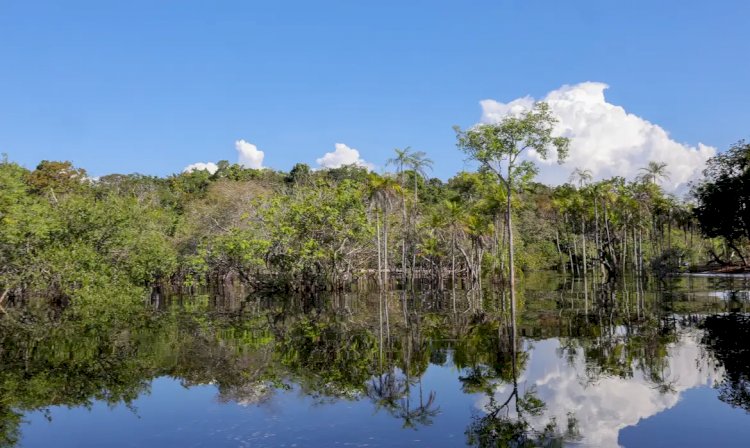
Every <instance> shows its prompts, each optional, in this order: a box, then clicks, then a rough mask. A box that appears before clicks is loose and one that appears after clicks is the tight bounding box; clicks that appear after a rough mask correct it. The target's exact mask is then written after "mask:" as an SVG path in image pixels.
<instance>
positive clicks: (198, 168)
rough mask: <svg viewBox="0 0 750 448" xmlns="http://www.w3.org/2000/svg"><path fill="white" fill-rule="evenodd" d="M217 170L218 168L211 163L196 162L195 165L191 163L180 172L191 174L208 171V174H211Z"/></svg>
mask: <svg viewBox="0 0 750 448" xmlns="http://www.w3.org/2000/svg"><path fill="white" fill-rule="evenodd" d="M218 169H219V167H218V166H216V164H215V163H213V162H207V163H203V162H197V163H193V164H192V165H188V166H186V167H185V169H183V170H182V172H183V173H192V172H193V171H201V170H205V171H208V172H209V174H213V173H215V172H216V170H218Z"/></svg>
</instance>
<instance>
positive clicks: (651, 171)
mask: <svg viewBox="0 0 750 448" xmlns="http://www.w3.org/2000/svg"><path fill="white" fill-rule="evenodd" d="M641 173H642V174H641V175H640V178H641V179H642V180H643V181H644V182H650V183H652V184H654V185H656V184H657V183H658V181H660V180H669V172H668V171H667V164H666V163H665V162H655V161H653V160H652V161H650V162H648V165H646V166H645V167H643V168H641Z"/></svg>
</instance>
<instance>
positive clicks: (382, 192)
mask: <svg viewBox="0 0 750 448" xmlns="http://www.w3.org/2000/svg"><path fill="white" fill-rule="evenodd" d="M401 192H402V189H401V185H399V184H398V182H396V180H395V179H394V178H393V177H391V176H387V175H385V176H378V175H376V174H371V175H370V197H371V198H372V200H373V202H374V203H375V204H376V205H377V212H376V218H375V222H376V230H377V235H378V260H380V254H381V241H380V218H379V213H378V212H380V211H382V213H383V240H382V248H383V250H382V254H383V264H382V269H383V274H382V275H383V279H382V281H381V272H380V269H381V267H379V268H378V280H379V281H381V286H383V285H387V284H388V211H389V210H390V205H391V201H392V199H393V198H394V197H396V196H397V195H398V194H400V193H401ZM378 264H380V263H378Z"/></svg>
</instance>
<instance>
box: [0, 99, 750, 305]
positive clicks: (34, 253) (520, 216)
mask: <svg viewBox="0 0 750 448" xmlns="http://www.w3.org/2000/svg"><path fill="white" fill-rule="evenodd" d="M553 121H554V120H553V119H552V118H551V117H550V116H549V112H548V110H547V109H546V107H545V106H544V105H543V104H540V105H537V107H536V108H535V109H533V110H532V111H530V112H528V113H526V114H525V115H522V116H520V117H515V118H508V119H506V120H505V121H503V122H501V123H499V124H497V125H479V126H477V127H475V128H472V129H469V130H466V131H461V130H457V132H458V146H459V147H460V148H462V149H463V150H464V151H465V152H466V153H467V154H469V156H470V157H471V158H473V159H475V160H476V161H478V162H479V165H480V166H479V170H478V171H477V172H460V173H458V174H456V175H455V176H454V177H452V178H451V179H449V180H448V181H447V182H443V181H441V180H440V179H436V178H428V177H427V170H428V169H429V168H430V166H431V164H432V162H431V161H430V159H429V158H427V156H426V154H425V153H423V152H419V151H417V152H412V151H411V150H409V149H408V148H407V149H405V150H398V151H397V153H396V157H395V158H394V159H393V161H392V162H393V165H394V166H395V167H396V169H397V170H396V173H395V174H389V173H384V174H376V173H371V172H368V171H367V170H366V169H364V168H362V167H357V166H344V167H341V168H335V169H324V170H317V171H315V170H311V169H310V168H309V167H308V166H307V165H304V164H297V165H295V166H294V168H293V169H292V170H291V171H290V172H289V173H285V172H279V171H273V170H270V169H263V170H255V169H246V168H243V167H241V166H239V165H236V164H234V165H233V164H229V163H228V162H220V163H219V164H218V165H219V169H218V170H217V171H216V172H215V173H214V174H210V173H208V172H207V171H193V172H189V173H181V174H177V175H172V176H169V177H167V178H157V177H150V176H142V175H138V174H132V175H119V174H114V175H108V176H104V177H101V178H98V179H92V178H89V177H87V174H86V172H85V170H83V169H80V168H76V167H74V166H73V165H72V164H71V163H69V162H49V161H43V162H41V163H40V164H39V166H37V167H36V169H34V170H28V169H26V168H23V167H21V166H19V165H17V164H15V163H12V162H10V161H8V160H7V159H4V160H3V161H2V163H0V222H1V224H2V225H0V306H2V305H3V304H7V303H8V302H9V301H24V300H27V299H29V298H32V297H46V298H48V299H50V300H53V301H57V302H59V303H67V302H68V301H71V300H72V301H76V300H80V301H85V300H87V299H88V298H92V297H97V296H101V295H102V294H100V293H101V292H102V291H104V290H107V291H108V292H111V291H120V292H121V294H122V295H123V297H124V296H130V295H132V294H135V295H138V294H140V295H141V296H143V295H144V294H145V293H146V291H147V289H148V288H154V287H158V288H163V287H167V286H169V287H176V288H191V287H194V286H196V285H200V284H225V283H227V282H229V283H231V282H233V281H241V282H242V283H244V284H246V285H248V286H250V287H253V288H256V289H284V290H290V289H295V290H318V289H325V288H328V289H340V288H347V287H350V286H351V285H356V284H357V283H358V282H359V283H362V282H368V281H377V282H378V283H379V284H381V285H382V286H384V287H390V286H392V284H394V282H396V283H399V284H401V285H403V286H406V285H408V284H412V285H414V284H416V283H419V282H422V283H425V282H426V283H425V284H428V285H431V286H432V287H434V288H436V289H438V290H442V289H444V288H446V287H450V288H455V287H456V285H458V286H459V287H462V286H465V287H466V288H468V289H470V290H474V291H480V290H481V289H482V285H483V283H492V282H501V283H502V282H509V281H513V280H514V279H515V277H516V275H513V274H514V270H515V268H516V267H518V268H520V269H521V271H522V272H528V271H531V270H538V269H558V270H561V271H564V272H569V273H571V274H573V275H580V276H583V277H584V278H585V277H586V276H587V274H588V273H590V272H593V273H595V274H596V275H601V276H604V277H606V278H614V277H617V276H620V275H622V274H623V273H625V272H633V273H635V274H636V275H643V276H645V275H648V274H649V273H653V272H656V273H668V272H674V271H676V270H682V269H685V267H686V266H688V265H701V264H705V263H708V262H712V261H716V262H720V263H722V264H728V263H731V262H732V260H733V258H736V259H738V260H740V261H741V262H742V263H743V264H746V262H747V257H746V253H747V247H748V244H750V235H748V233H747V232H748V228H750V227H749V226H748V225H747V222H748V219H750V218H748V217H747V216H745V215H746V214H747V210H750V207H749V206H748V204H746V202H747V201H748V197H749V196H748V194H747V191H746V190H747V185H748V183H747V180H746V178H747V176H748V172H750V171H748V166H750V163H747V160H750V158H748V153H749V152H750V149H748V148H750V145H747V144H745V143H742V142H740V143H738V144H737V145H735V146H733V147H732V148H731V149H730V150H729V151H727V152H726V153H723V154H720V155H718V156H716V157H715V158H714V159H712V160H711V161H710V162H709V165H708V168H707V170H706V173H705V178H704V180H703V181H702V182H700V183H699V184H697V185H696V186H695V188H694V197H695V200H696V202H695V205H694V206H693V205H692V204H691V203H690V202H681V201H679V200H678V199H676V198H674V197H673V196H670V195H668V194H665V192H664V191H663V190H662V188H661V187H660V185H659V184H660V181H661V180H662V179H664V178H666V176H667V175H668V172H667V167H666V166H665V165H664V164H661V163H657V162H654V163H650V164H649V166H648V167H646V168H645V169H644V170H643V174H642V176H639V178H637V179H633V180H631V181H628V180H626V179H623V178H617V177H616V178H611V179H605V180H601V181H598V182H593V181H592V177H591V173H590V172H586V171H582V170H575V171H574V176H573V177H572V180H571V183H568V184H565V185H561V186H558V187H554V188H552V187H548V186H545V185H543V184H539V183H536V182H534V181H533V174H534V172H535V168H534V166H533V165H532V164H531V163H530V162H528V161H526V160H525V159H523V157H522V152H523V151H524V150H526V149H534V150H535V151H536V152H537V153H538V154H540V155H541V156H546V155H547V151H552V150H555V151H556V152H557V153H558V158H562V157H564V154H565V151H566V148H567V144H568V142H567V140H565V139H559V138H554V137H552V136H551V133H550V132H551V131H550V129H551V124H552V123H553ZM699 231H700V232H699ZM395 254H398V255H395ZM510 291H512V292H513V291H515V289H514V288H511V289H510ZM109 296H111V294H109ZM515 302H516V300H511V306H512V307H515Z"/></svg>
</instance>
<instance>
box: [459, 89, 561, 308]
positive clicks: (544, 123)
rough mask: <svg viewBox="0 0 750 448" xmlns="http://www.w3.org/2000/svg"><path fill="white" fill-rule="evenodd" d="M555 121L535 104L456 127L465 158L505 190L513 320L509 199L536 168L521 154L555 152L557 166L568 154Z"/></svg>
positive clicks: (512, 298) (542, 105)
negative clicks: (493, 119)
mask: <svg viewBox="0 0 750 448" xmlns="http://www.w3.org/2000/svg"><path fill="white" fill-rule="evenodd" d="M556 123H557V119H556V118H555V117H554V116H553V115H552V112H551V111H550V109H549V105H547V103H544V102H539V103H536V104H535V105H534V107H533V109H531V110H529V111H526V112H523V113H521V114H520V115H517V116H515V115H509V116H506V117H505V118H503V119H502V120H500V122H498V123H494V124H480V125H477V126H474V127H472V128H470V129H468V130H465V131H462V130H461V129H460V128H459V127H455V128H454V129H455V131H456V135H457V138H458V147H459V148H460V149H461V150H463V151H464V152H465V153H466V154H468V156H469V158H470V159H472V160H476V161H477V162H479V163H480V164H481V168H482V169H484V170H487V171H490V172H492V173H493V174H494V175H495V177H496V179H497V181H498V182H499V183H500V184H502V186H504V187H505V191H506V193H507V204H506V210H505V213H506V219H505V225H506V233H507V235H508V278H509V280H510V301H511V315H512V318H515V313H516V293H515V266H514V260H513V224H512V210H511V207H512V206H511V204H512V198H513V189H514V188H517V186H518V184H519V183H523V182H525V181H528V180H530V179H531V178H533V176H534V175H535V174H536V172H537V168H536V166H535V165H534V163H533V162H531V161H530V160H523V159H519V157H520V156H521V155H522V154H524V152H529V151H534V152H535V153H536V154H537V155H538V156H539V157H541V158H542V159H547V158H548V157H549V156H550V151H551V150H554V151H555V152H556V155H557V160H558V162H560V163H561V162H562V161H563V160H564V159H565V157H566V156H567V153H568V147H569V145H570V140H569V139H568V138H566V137H555V136H553V129H554V125H555V124H556Z"/></svg>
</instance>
